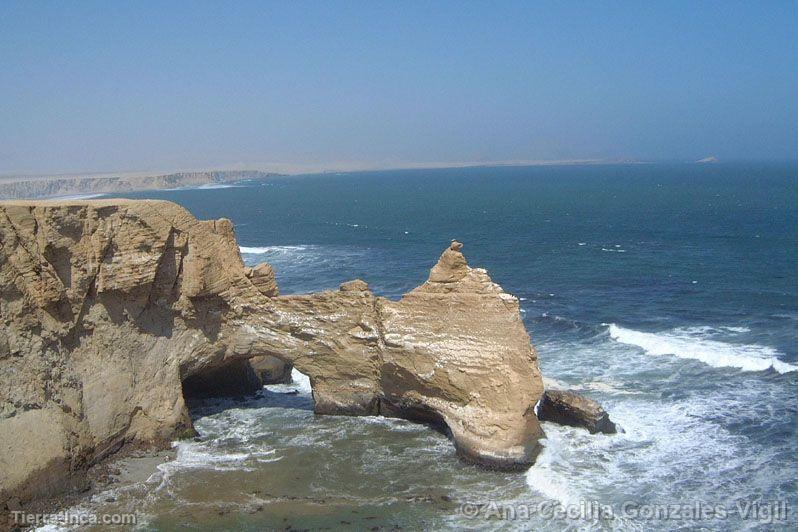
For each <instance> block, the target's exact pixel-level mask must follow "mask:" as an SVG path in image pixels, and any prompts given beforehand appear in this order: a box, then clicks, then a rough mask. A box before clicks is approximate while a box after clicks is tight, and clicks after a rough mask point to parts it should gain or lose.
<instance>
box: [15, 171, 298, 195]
mask: <svg viewBox="0 0 798 532" xmlns="http://www.w3.org/2000/svg"><path fill="white" fill-rule="evenodd" d="M279 175H282V174H278V173H272V172H262V171H259V170H230V171H208V172H175V173H171V174H159V175H136V174H128V175H110V176H99V175H95V176H53V177H48V176H22V177H7V178H0V199H32V198H58V197H64V196H82V195H100V194H113V193H117V192H134V191H140V190H163V189H170V188H182V187H198V186H204V185H211V186H212V185H221V184H225V183H234V182H237V181H244V180H249V179H266V178H269V177H275V176H279Z"/></svg>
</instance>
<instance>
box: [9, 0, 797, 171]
mask: <svg viewBox="0 0 798 532" xmlns="http://www.w3.org/2000/svg"><path fill="white" fill-rule="evenodd" d="M708 155H716V156H717V157H719V158H721V159H740V158H746V159H752V158H754V159H784V158H790V159H796V158H798V2H795V1H784V2H768V1H751V2H746V3H737V2H731V1H723V2H717V3H712V2H704V1H700V2H694V1H690V2H683V3H682V2H676V1H663V2H658V3H655V2H652V1H634V2H628V3H627V2H609V1H607V2H605V1H601V2H568V3H566V2H556V3H555V2H536V1H523V2H476V1H462V2H452V3H449V2H442V1H434V2H400V1H397V2H375V1H367V2H354V1H351V2H350V1H346V2H321V1H312V2H307V3H304V2H294V1H291V2H287V1H279V2H271V3H270V2H244V1H232V2H221V1H217V2H196V1H194V2H186V3H181V2H173V1H168V2H152V3H147V2H142V1H131V2H122V1H107V0H104V1H99V2H69V1H59V2H40V1H18V2H17V1H11V0H4V1H2V2H0V173H40V172H41V173H45V172H83V171H121V170H167V169H178V168H199V167H230V166H233V165H239V166H242V165H243V166H254V165H257V164H258V163H266V162H293V163H331V162H335V161H360V162H369V163H377V164H381V165H385V166H390V165H392V164H401V163H408V162H412V163H418V162H420V163H424V162H452V161H498V160H519V159H523V160H531V159H583V158H609V159H615V158H634V159H688V160H691V159H698V158H702V157H705V156H708Z"/></svg>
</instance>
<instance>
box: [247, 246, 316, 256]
mask: <svg viewBox="0 0 798 532" xmlns="http://www.w3.org/2000/svg"><path fill="white" fill-rule="evenodd" d="M238 249H239V250H241V253H242V254H245V255H263V254H264V253H275V254H285V253H290V252H295V251H305V250H307V249H308V246H263V247H257V246H255V247H248V246H239V248H238Z"/></svg>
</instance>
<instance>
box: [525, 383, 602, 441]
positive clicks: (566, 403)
mask: <svg viewBox="0 0 798 532" xmlns="http://www.w3.org/2000/svg"><path fill="white" fill-rule="evenodd" d="M538 418H539V419H540V420H541V421H551V422H553V423H558V424H560V425H570V426H572V427H583V428H586V429H587V430H588V431H589V432H590V433H591V434H596V433H597V432H603V433H604V434H615V433H616V432H617V428H616V427H615V423H613V422H612V421H610V416H609V414H607V412H605V411H604V409H603V408H602V407H601V405H600V404H598V403H597V402H596V401H594V400H592V399H588V398H587V397H583V396H581V395H579V394H578V393H575V392H572V391H570V390H546V392H545V393H544V394H543V397H541V399H540V405H539V406H538Z"/></svg>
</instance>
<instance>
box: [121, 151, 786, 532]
mask: <svg viewBox="0 0 798 532" xmlns="http://www.w3.org/2000/svg"><path fill="white" fill-rule="evenodd" d="M131 196H133V197H147V198H163V199H168V200H172V201H175V202H178V203H180V204H181V205H183V206H185V207H186V208H188V209H189V210H190V211H191V212H192V213H193V214H194V215H196V216H197V217H198V218H204V219H208V218H219V217H227V218H230V219H232V220H233V222H234V223H235V226H236V233H237V237H238V241H239V243H240V245H241V251H242V256H243V257H244V259H245V260H246V261H247V262H248V263H257V262H260V261H268V262H270V263H271V264H272V265H273V266H274V267H275V269H276V272H277V279H278V283H279V285H280V288H281V291H282V292H283V293H301V292H309V291H316V290H324V289H335V288H337V286H338V285H339V283H341V282H343V281H346V280H349V279H353V278H362V279H364V280H366V281H367V282H368V283H369V285H370V286H371V288H372V290H373V291H374V292H375V293H376V294H378V295H382V296H385V297H389V298H398V297H399V296H400V295H401V294H402V293H404V292H406V291H408V290H410V289H412V288H413V287H415V286H417V285H419V284H420V283H422V282H423V281H424V280H425V279H426V277H427V275H428V272H429V269H430V268H431V267H432V265H433V264H434V263H435V262H436V260H437V258H438V256H439V255H440V253H441V252H442V251H443V250H444V248H445V247H446V246H447V244H448V243H449V242H450V240H451V239H453V238H456V239H457V240H459V241H461V242H464V243H465V247H464V249H463V252H464V253H465V255H466V257H467V259H468V261H469V263H470V264H471V265H472V266H476V267H484V268H487V270H488V271H489V273H490V275H491V276H492V278H493V280H494V281H496V282H498V283H499V284H501V285H502V286H503V287H504V289H505V290H506V291H507V292H510V293H513V294H515V295H517V296H518V297H519V298H521V305H522V308H523V311H522V312H523V316H524V320H525V323H526V326H527V328H528V330H529V332H530V334H531V336H532V340H533V343H534V344H535V346H536V348H537V350H538V354H539V357H540V365H541V369H542V371H543V374H544V375H545V377H546V378H547V379H549V384H550V385H552V386H557V387H568V388H572V389H575V390H578V391H580V392H581V393H584V394H586V395H588V396H590V397H592V398H594V399H596V400H598V401H599V402H601V403H602V404H603V405H604V407H605V408H606V409H607V411H608V412H609V413H610V417H611V418H612V419H613V420H614V421H616V422H617V423H618V424H619V425H620V426H621V427H622V428H623V429H624V431H625V432H624V433H623V434H618V435H615V436H604V435H597V436H591V435H589V434H588V433H587V432H586V431H583V430H581V429H574V428H563V427H558V426H555V425H552V424H549V423H545V424H544V430H545V431H546V433H547V435H548V438H547V440H546V441H545V450H544V451H543V453H542V455H541V457H540V459H539V462H538V464H537V465H535V466H534V467H533V468H532V469H531V470H530V471H529V472H527V473H514V474H509V473H495V472H488V471H483V470H480V469H478V468H475V467H471V466H468V465H465V464H462V463H460V462H459V461H458V460H457V459H456V457H455V456H454V450H453V448H452V446H451V445H450V444H449V442H447V441H446V439H445V438H444V437H443V436H442V435H440V434H437V433H434V432H432V431H430V430H429V429H427V428H426V427H423V426H418V425H413V424H410V423H407V422H404V421H396V420H386V419H380V418H374V419H367V418H337V417H336V418H324V417H316V416H314V415H313V413H312V412H311V410H310V408H311V405H312V403H311V399H310V396H309V395H308V389H307V388H306V387H305V385H303V384H302V383H301V382H300V384H298V385H297V386H298V387H299V390H300V392H301V393H300V394H299V395H290V396H289V395H281V394H280V393H279V392H281V391H285V390H282V389H272V390H265V391H264V392H263V395H262V396H260V397H258V398H255V399H252V400H251V401H249V402H247V403H244V404H241V403H233V402H229V403H225V402H218V401H217V402H216V403H208V404H207V405H205V406H203V407H202V408H200V409H199V410H198V411H197V412H196V414H195V415H196V417H197V426H198V429H199V431H200V433H201V434H202V436H203V437H202V439H201V440H200V441H198V442H188V443H181V444H179V445H178V449H177V451H178V456H177V459H176V460H175V461H174V462H171V463H170V464H167V465H166V466H163V467H161V469H160V470H159V472H158V474H156V475H154V476H153V478H151V479H150V481H149V484H147V485H146V486H145V487H144V488H142V489H141V490H140V491H138V492H137V491H135V490H133V491H131V492H130V493H129V495H128V498H127V500H128V504H133V506H134V507H136V508H140V509H141V511H144V512H146V513H147V514H148V516H149V517H148V520H147V524H146V525H145V528H148V529H153V530H155V529H157V530H167V529H168V530H171V529H178V528H180V526H181V525H182V524H186V523H193V524H194V525H196V526H200V524H201V525H202V527H203V528H210V529H229V528H248V529H253V530H255V529H259V528H261V527H280V528H285V527H288V526H291V527H294V528H299V529H302V528H316V527H324V526H328V527H333V528H337V527H344V528H355V529H368V528H371V527H373V526H378V527H385V528H391V527H394V526H398V527H404V528H410V529H417V528H426V529H440V528H460V529H461V528H467V529H536V530H540V529H551V530H559V529H563V528H571V529H618V530H629V529H634V530H650V529H680V528H681V529H687V528H696V527H699V528H708V529H721V530H724V529H731V528H734V529H738V528H750V529H760V528H761V529H772V528H782V529H784V528H795V527H798V518H797V517H796V514H795V513H796V512H798V460H797V459H798V437H797V435H798V434H797V433H798V279H797V278H796V266H798V164H775V163H774V164H762V163H735V164H731V163H729V164H708V165H698V164H628V165H597V166H578V165H573V166H537V167H497V168H487V167H485V168H458V169H436V170H403V171H381V172H359V173H342V174H324V175H309V176H298V177H281V178H274V179H270V180H267V181H257V182H244V183H240V184H237V185H234V186H229V187H225V188H213V189H209V188H204V189H192V190H174V191H160V192H147V193H140V194H133V195H131ZM120 500H125V498H124V497H122V498H120ZM131 501H133V502H131ZM220 501H221V502H220ZM586 502H590V503H592V502H596V503H598V504H601V505H608V506H610V507H611V508H612V510H613V512H614V513H613V516H611V517H608V516H606V515H603V516H599V517H596V516H595V515H588V516H584V515H580V516H576V517H573V516H572V517H570V518H569V517H563V516H555V517H554V518H550V517H548V516H545V515H541V514H542V513H543V512H541V511H540V510H541V508H552V507H559V508H572V507H579V505H580V504H585V503H586ZM779 502H786V504H787V506H788V508H789V510H790V511H789V515H788V516H787V519H786V520H778V519H777V520H776V521H775V523H774V524H768V519H767V517H768V515H767V514H768V509H769V508H772V505H773V504H777V503H779ZM463 503H474V504H478V505H479V504H484V505H490V503H496V505H497V506H498V507H499V508H503V507H505V506H512V507H513V508H521V507H523V506H524V505H526V506H527V509H528V510H531V511H532V515H528V516H527V515H526V511H524V510H523V509H521V512H520V513H521V514H524V515H521V516H519V515H516V517H515V519H511V518H506V519H497V518H495V517H496V516H495V514H491V515H492V517H491V516H488V517H486V516H485V515H480V516H477V517H476V518H472V517H471V516H468V515H464V511H463V507H462V504H463ZM753 503H757V504H758V505H759V506H758V508H759V510H758V513H757V514H755V515H744V514H745V509H746V508H749V509H750V507H747V506H745V505H746V504H753ZM119 504H121V503H119ZM219 504H222V505H225V504H226V505H228V506H225V508H227V510H224V509H223V510H220V511H218V512H217V511H215V509H216V508H217V507H218V506H219ZM253 505H254V506H253ZM258 505H260V509H258ZM663 505H671V506H673V505H681V506H685V507H688V509H687V510H682V511H681V512H679V513H680V516H681V517H678V518H675V517H673V515H672V513H673V512H672V511H671V514H670V519H661V518H660V519H651V518H650V517H651V515H650V512H652V511H653V510H650V509H649V508H650V507H654V508H656V507H659V506H663ZM738 505H741V506H738ZM768 505H771V506H768ZM717 506H722V507H723V508H725V509H726V510H727V515H725V517H719V516H717V515H713V516H712V517H710V518H704V519H701V518H700V517H701V516H698V517H699V518H696V515H694V514H695V513H696V511H695V508H697V507H712V508H713V509H714V508H715V507H717ZM208 508H211V509H213V511H211V510H208ZM230 508H232V510H231V509H230ZM484 508H488V509H489V508H491V507H490V506H485V507H484ZM690 508H692V510H691V509H690ZM187 509H188V510H187ZM536 512H537V513H536ZM647 512H648V513H647ZM717 513H718V512H716V514H717ZM771 513H772V512H771ZM198 516H201V517H198ZM757 517H758V518H759V519H757Z"/></svg>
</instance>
